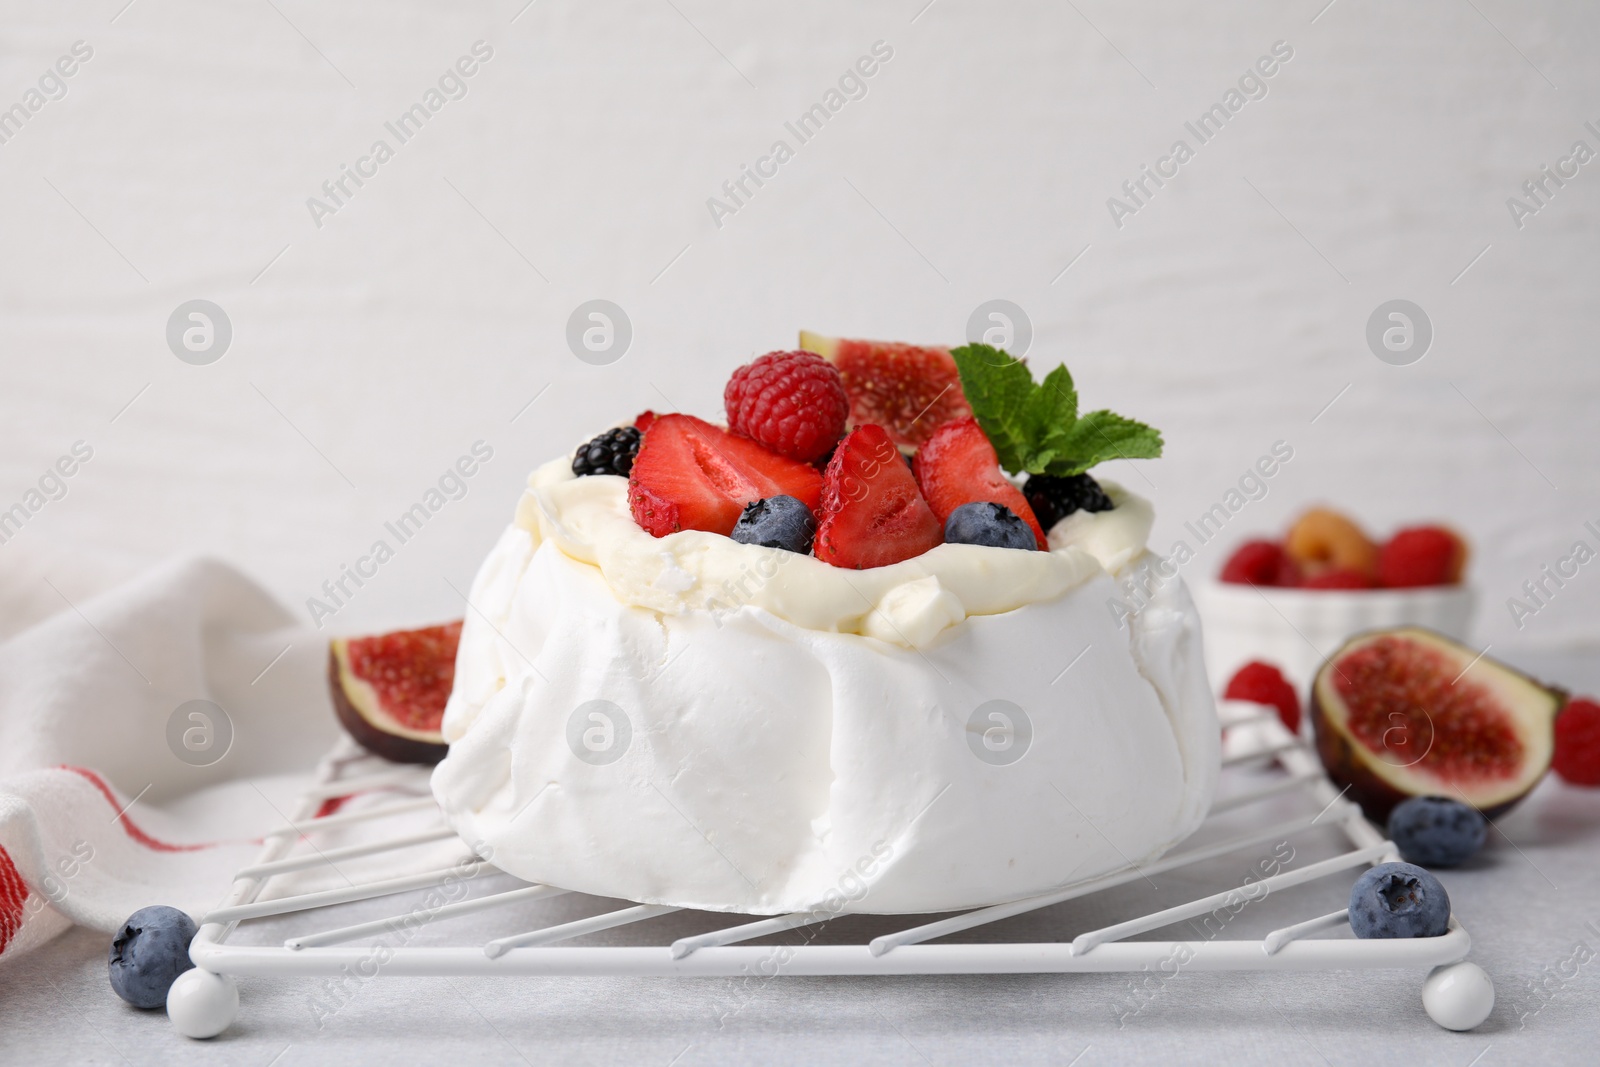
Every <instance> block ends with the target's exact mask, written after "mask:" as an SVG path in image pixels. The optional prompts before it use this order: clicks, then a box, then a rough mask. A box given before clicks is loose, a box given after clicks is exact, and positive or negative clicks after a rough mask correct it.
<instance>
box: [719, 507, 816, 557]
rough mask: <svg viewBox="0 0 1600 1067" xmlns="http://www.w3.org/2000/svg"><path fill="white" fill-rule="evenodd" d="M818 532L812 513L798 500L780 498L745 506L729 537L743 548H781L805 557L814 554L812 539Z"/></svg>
mask: <svg viewBox="0 0 1600 1067" xmlns="http://www.w3.org/2000/svg"><path fill="white" fill-rule="evenodd" d="M816 532H817V520H816V517H815V516H813V515H812V514H811V509H810V508H808V507H806V506H805V504H804V502H802V501H801V500H799V499H797V498H795V497H792V496H784V495H782V494H780V495H778V496H769V497H767V499H765V500H756V501H752V502H751V503H749V504H746V505H745V506H744V512H743V514H741V515H740V516H739V521H738V522H736V523H734V526H733V533H731V534H729V536H730V537H732V538H733V539H734V540H735V541H737V542H739V543H740V544H741V545H761V546H762V547H764V548H781V549H784V550H786V551H789V552H799V553H800V554H801V555H806V554H809V553H810V551H811V539H812V537H813V536H815V534H816Z"/></svg>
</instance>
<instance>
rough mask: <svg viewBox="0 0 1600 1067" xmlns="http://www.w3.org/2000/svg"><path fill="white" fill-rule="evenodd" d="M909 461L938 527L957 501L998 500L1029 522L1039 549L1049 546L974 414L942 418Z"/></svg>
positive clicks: (959, 503)
mask: <svg viewBox="0 0 1600 1067" xmlns="http://www.w3.org/2000/svg"><path fill="white" fill-rule="evenodd" d="M912 462H913V464H914V465H915V467H914V469H915V470H916V474H917V484H918V485H919V486H921V488H922V495H923V497H924V499H926V500H927V501H928V507H930V508H932V509H933V514H934V516H935V517H936V518H938V520H939V525H940V528H941V529H942V528H943V526H944V522H945V520H946V519H948V518H949V517H950V513H951V512H952V511H954V510H955V509H956V508H959V507H960V506H961V505H962V504H972V503H984V502H987V503H990V504H1001V505H1003V506H1005V507H1007V508H1010V509H1011V512H1012V514H1014V515H1016V516H1017V517H1018V518H1020V519H1021V520H1022V521H1023V522H1025V523H1027V524H1028V525H1029V526H1031V527H1033V536H1034V539H1035V540H1036V541H1038V542H1039V547H1040V548H1041V549H1047V548H1049V547H1050V546H1049V544H1048V543H1047V542H1046V541H1045V535H1044V530H1043V529H1042V528H1041V527H1040V526H1039V520H1038V519H1036V518H1035V517H1034V514H1033V509H1032V508H1031V507H1029V506H1028V502H1027V500H1025V499H1024V498H1023V496H1022V490H1020V489H1018V488H1017V487H1016V486H1014V485H1012V484H1011V482H1010V481H1009V480H1008V479H1007V478H1006V476H1005V475H1004V474H1002V473H1000V457H999V456H997V455H995V451H994V445H992V444H990V443H989V438H988V435H986V434H985V433H984V432H983V427H981V426H979V425H978V420H977V419H974V418H970V417H969V418H965V419H957V420H956V421H955V422H947V423H945V424H944V425H943V426H941V427H939V428H938V429H937V430H935V431H934V433H933V436H932V437H930V438H928V440H927V441H926V442H925V443H924V444H923V446H922V447H921V448H919V449H917V456H916V459H914V460H913V461H912Z"/></svg>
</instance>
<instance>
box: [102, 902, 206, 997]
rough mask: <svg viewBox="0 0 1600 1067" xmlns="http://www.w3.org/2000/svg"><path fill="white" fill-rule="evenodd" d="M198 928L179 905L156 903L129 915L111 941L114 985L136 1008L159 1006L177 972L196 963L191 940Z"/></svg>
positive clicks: (111, 967) (109, 960) (111, 965)
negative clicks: (190, 954) (190, 943)
mask: <svg viewBox="0 0 1600 1067" xmlns="http://www.w3.org/2000/svg"><path fill="white" fill-rule="evenodd" d="M196 930H197V927H196V926H195V924H194V920H193V919H191V918H189V916H187V915H185V914H184V913H183V912H181V911H179V910H178V909H177V908H169V907H167V906H166V905H164V904H156V905H153V906H151V907H148V908H140V909H139V910H138V911H136V912H134V913H133V914H132V915H130V916H128V921H127V922H125V923H123V924H122V929H121V930H119V931H117V936H116V937H115V938H114V939H113V940H112V942H111V954H110V957H109V959H108V961H107V963H108V966H109V967H110V970H111V988H112V989H113V990H115V991H116V994H117V996H119V997H121V998H122V999H123V1000H126V1001H127V1002H128V1003H129V1004H132V1005H133V1006H134V1007H136V1008H159V1007H162V1006H163V1005H165V1004H166V1002H167V990H169V989H171V988H172V983H173V982H174V981H175V980H176V979H177V977H178V975H180V974H182V973H183V972H184V971H187V970H188V969H189V968H190V967H193V966H194V963H193V962H192V961H191V960H190V959H189V942H190V941H193V940H194V935H195V933H196Z"/></svg>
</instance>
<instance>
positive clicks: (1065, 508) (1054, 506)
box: [1022, 474, 1116, 533]
mask: <svg viewBox="0 0 1600 1067" xmlns="http://www.w3.org/2000/svg"><path fill="white" fill-rule="evenodd" d="M1022 495H1023V496H1024V497H1026V498H1027V500H1028V506H1029V507H1030V508H1032V509H1033V517H1034V518H1036V519H1038V520H1039V525H1040V526H1042V527H1044V530H1045V532H1046V533H1049V532H1050V527H1052V526H1054V525H1055V524H1056V523H1058V522H1060V521H1061V520H1062V519H1064V518H1066V517H1067V516H1068V515H1071V514H1072V513H1073V512H1075V511H1110V510H1111V509H1112V508H1114V507H1116V505H1115V504H1113V503H1112V502H1111V498H1110V497H1108V496H1106V491H1105V490H1104V489H1102V488H1100V483H1099V482H1097V481H1095V480H1094V479H1093V478H1091V477H1089V476H1088V475H1087V474H1074V475H1071V476H1069V477H1066V478H1059V477H1057V476H1055V475H1053V474H1030V475H1028V480H1027V481H1026V482H1024V483H1023V486H1022Z"/></svg>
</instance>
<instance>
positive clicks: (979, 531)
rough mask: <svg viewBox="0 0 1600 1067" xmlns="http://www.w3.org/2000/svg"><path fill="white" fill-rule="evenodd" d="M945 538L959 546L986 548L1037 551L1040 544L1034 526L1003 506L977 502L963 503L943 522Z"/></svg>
mask: <svg viewBox="0 0 1600 1067" xmlns="http://www.w3.org/2000/svg"><path fill="white" fill-rule="evenodd" d="M944 539H945V541H946V542H947V543H949V544H956V545H987V546H989V547H991V548H1022V549H1028V550H1030V551H1031V550H1034V549H1037V548H1038V547H1039V542H1038V540H1036V539H1035V538H1034V536H1033V527H1031V526H1029V525H1028V524H1027V523H1026V522H1023V521H1022V519H1021V517H1020V516H1018V515H1017V513H1016V512H1014V511H1012V510H1011V509H1010V508H1008V507H1006V506H1005V505H1004V504H990V503H986V502H984V501H981V500H980V501H976V502H974V503H971V504H962V505H961V506H960V507H959V508H956V509H955V510H954V511H952V512H951V513H950V517H949V518H948V519H946V520H944Z"/></svg>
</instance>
